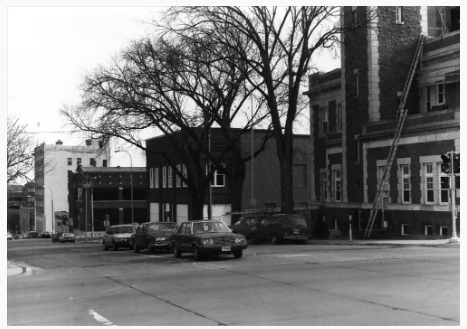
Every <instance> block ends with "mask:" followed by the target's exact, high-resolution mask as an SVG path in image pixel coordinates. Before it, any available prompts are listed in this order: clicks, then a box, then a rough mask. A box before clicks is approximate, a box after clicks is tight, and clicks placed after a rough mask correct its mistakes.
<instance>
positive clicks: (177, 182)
mask: <svg viewBox="0 0 467 329" xmlns="http://www.w3.org/2000/svg"><path fill="white" fill-rule="evenodd" d="M181 172H182V166H181V165H177V176H176V184H177V187H182V179H181V177H180V174H181Z"/></svg>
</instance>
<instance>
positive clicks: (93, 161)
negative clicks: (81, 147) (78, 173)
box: [89, 158, 96, 167]
mask: <svg viewBox="0 0 467 329" xmlns="http://www.w3.org/2000/svg"><path fill="white" fill-rule="evenodd" d="M89 165H90V166H93V167H94V166H96V160H95V159H94V158H91V159H89Z"/></svg>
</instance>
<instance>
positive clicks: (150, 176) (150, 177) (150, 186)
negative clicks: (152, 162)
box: [149, 168, 154, 188]
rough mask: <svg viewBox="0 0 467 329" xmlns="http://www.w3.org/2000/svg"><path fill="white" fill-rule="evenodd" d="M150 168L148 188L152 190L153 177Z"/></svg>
mask: <svg viewBox="0 0 467 329" xmlns="http://www.w3.org/2000/svg"><path fill="white" fill-rule="evenodd" d="M153 174H154V173H153V170H152V168H150V169H149V188H154V180H153V179H154V175H153Z"/></svg>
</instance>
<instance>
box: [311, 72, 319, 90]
mask: <svg viewBox="0 0 467 329" xmlns="http://www.w3.org/2000/svg"><path fill="white" fill-rule="evenodd" d="M309 79H310V82H309V83H310V87H311V88H313V87H316V86H317V85H318V84H319V72H317V73H314V74H312V75H310V76H309Z"/></svg>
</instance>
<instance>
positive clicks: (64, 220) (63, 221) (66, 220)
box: [62, 215, 68, 225]
mask: <svg viewBox="0 0 467 329" xmlns="http://www.w3.org/2000/svg"><path fill="white" fill-rule="evenodd" d="M67 222H68V216H67V215H63V220H62V223H63V225H66V223H67Z"/></svg>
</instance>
